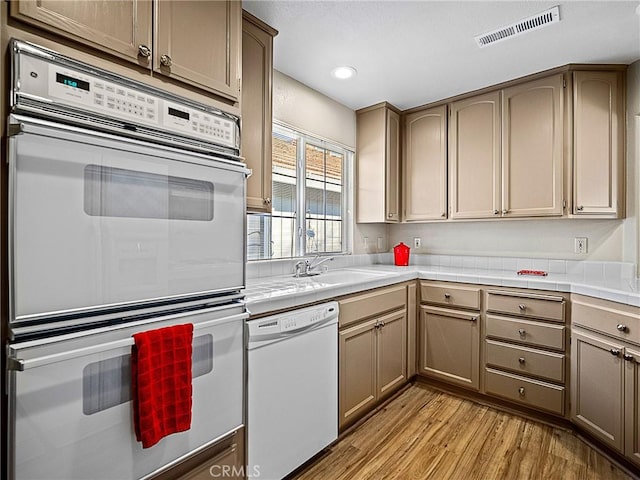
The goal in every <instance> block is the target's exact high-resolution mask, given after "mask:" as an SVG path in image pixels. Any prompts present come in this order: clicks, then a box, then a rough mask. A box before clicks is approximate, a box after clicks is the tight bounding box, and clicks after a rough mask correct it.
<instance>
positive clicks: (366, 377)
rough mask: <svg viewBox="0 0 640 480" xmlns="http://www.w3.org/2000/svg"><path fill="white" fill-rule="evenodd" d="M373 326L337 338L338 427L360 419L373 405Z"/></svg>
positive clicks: (372, 322) (371, 323)
mask: <svg viewBox="0 0 640 480" xmlns="http://www.w3.org/2000/svg"><path fill="white" fill-rule="evenodd" d="M376 322H377V320H375V319H374V320H370V321H367V322H364V323H362V324H359V325H356V326H355V327H350V328H347V329H345V330H342V331H340V333H339V335H338V337H339V350H338V351H339V357H340V358H339V365H340V367H339V368H340V376H339V397H340V398H339V406H338V409H339V414H340V422H339V423H340V427H343V426H344V425H346V424H347V423H350V422H352V421H354V420H356V419H357V418H358V417H360V416H361V415H364V414H365V413H366V412H368V411H369V410H371V409H372V408H373V406H374V404H375V403H376V400H377V374H376V372H377V365H376V343H377V337H376V332H377V328H376Z"/></svg>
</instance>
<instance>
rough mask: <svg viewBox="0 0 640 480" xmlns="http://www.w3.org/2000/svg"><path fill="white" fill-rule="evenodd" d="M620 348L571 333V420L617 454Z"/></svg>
mask: <svg viewBox="0 0 640 480" xmlns="http://www.w3.org/2000/svg"><path fill="white" fill-rule="evenodd" d="M622 350H623V348H622V345H620V344H618V343H615V342H614V341H611V340H609V339H606V338H605V337H600V336H596V335H587V334H586V333H582V332H577V331H575V330H574V331H573V333H572V336H571V418H572V420H573V421H574V423H576V424H578V425H579V426H580V427H582V428H584V429H585V430H587V431H589V432H590V433H591V434H593V435H594V436H596V437H597V438H599V439H600V440H602V441H603V442H604V443H606V444H607V445H609V446H610V447H612V448H615V449H616V450H618V451H619V452H622V451H623V437H622V434H623V420H622V419H623V414H624V409H623V403H624V395H623V389H624V368H623V367H624V365H623V364H624V363H625V362H624V360H622Z"/></svg>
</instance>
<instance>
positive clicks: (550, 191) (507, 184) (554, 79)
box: [502, 74, 564, 217]
mask: <svg viewBox="0 0 640 480" xmlns="http://www.w3.org/2000/svg"><path fill="white" fill-rule="evenodd" d="M563 85H564V75H563V74H557V75H553V76H551V77H547V78H542V79H539V80H533V81H530V82H526V83H523V84H520V85H516V86H513V87H509V88H506V89H504V90H503V91H502V135H503V136H502V215H503V216H508V217H533V216H550V215H557V216H560V215H562V213H563V147H564V142H563V138H564V136H563V131H564V93H563Z"/></svg>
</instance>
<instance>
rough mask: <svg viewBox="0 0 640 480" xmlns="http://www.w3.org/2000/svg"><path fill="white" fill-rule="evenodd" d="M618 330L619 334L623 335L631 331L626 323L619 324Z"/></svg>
mask: <svg viewBox="0 0 640 480" xmlns="http://www.w3.org/2000/svg"><path fill="white" fill-rule="evenodd" d="M616 328H617V329H618V331H619V332H623V333H626V332H627V331H628V330H629V329H628V328H627V326H626V325H625V324H624V323H619V324H618V325H616Z"/></svg>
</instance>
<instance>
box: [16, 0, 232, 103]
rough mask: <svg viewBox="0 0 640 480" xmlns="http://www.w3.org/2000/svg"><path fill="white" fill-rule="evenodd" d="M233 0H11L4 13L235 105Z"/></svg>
mask: <svg viewBox="0 0 640 480" xmlns="http://www.w3.org/2000/svg"><path fill="white" fill-rule="evenodd" d="M241 9H242V7H241V2H239V1H215V2H214V1H207V2H204V1H169V0H124V1H118V2H114V1H91V2H87V1H81V0H69V1H65V2H61V1H53V0H38V1H28V0H17V1H12V2H10V11H9V13H10V15H11V16H12V17H13V18H15V19H17V20H20V21H23V22H25V23H29V24H31V25H34V26H36V27H38V28H41V29H43V30H47V31H50V32H53V33H56V34H58V35H61V36H63V37H65V38H71V39H73V40H74V41H76V42H79V43H82V44H83V45H88V46H90V47H92V48H95V49H98V50H101V51H103V52H106V53H108V54H110V55H114V56H117V57H120V58H123V59H125V60H128V61H130V62H132V63H135V64H136V65H141V66H143V67H145V68H148V69H150V70H153V72H155V73H157V74H159V75H161V76H164V77H170V78H172V79H175V80H178V81H180V82H182V83H186V84H189V85H193V86H196V87H198V88H200V89H203V90H206V91H209V92H211V93H214V94H216V95H219V96H220V97H223V98H226V99H228V100H232V101H234V102H236V101H237V100H238V98H239V94H240V73H241V67H240V42H241V37H240V32H241V18H242V17H241Z"/></svg>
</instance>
